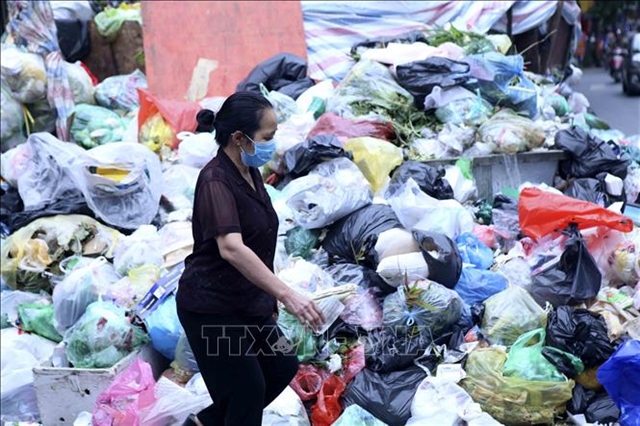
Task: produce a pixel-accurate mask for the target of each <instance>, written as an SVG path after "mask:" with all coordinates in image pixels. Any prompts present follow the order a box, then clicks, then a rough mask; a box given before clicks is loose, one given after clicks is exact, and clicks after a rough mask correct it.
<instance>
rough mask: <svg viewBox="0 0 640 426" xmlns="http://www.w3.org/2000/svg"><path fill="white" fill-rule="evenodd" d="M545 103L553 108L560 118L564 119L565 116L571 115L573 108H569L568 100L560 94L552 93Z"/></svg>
mask: <svg viewBox="0 0 640 426" xmlns="http://www.w3.org/2000/svg"><path fill="white" fill-rule="evenodd" d="M544 103H545V105H549V106H550V107H551V108H553V110H554V112H555V114H556V115H557V116H558V117H564V116H565V115H567V114H569V112H571V107H570V106H569V102H568V101H567V98H565V97H564V96H562V95H560V94H558V93H552V94H551V95H549V96H548V97H547V98H545V100H544Z"/></svg>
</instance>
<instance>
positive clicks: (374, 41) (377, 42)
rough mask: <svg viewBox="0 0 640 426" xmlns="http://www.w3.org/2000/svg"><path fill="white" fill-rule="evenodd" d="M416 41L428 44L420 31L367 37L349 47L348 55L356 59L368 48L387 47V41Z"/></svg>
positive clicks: (408, 42)
mask: <svg viewBox="0 0 640 426" xmlns="http://www.w3.org/2000/svg"><path fill="white" fill-rule="evenodd" d="M416 42H422V43H427V44H429V40H428V39H427V36H426V35H425V34H424V33H423V32H421V31H411V32H408V33H405V34H400V35H397V36H395V37H375V38H368V39H366V40H365V41H361V42H359V43H356V44H354V45H353V46H352V47H351V52H350V55H351V56H352V57H353V58H354V59H356V60H358V59H359V58H360V55H362V53H363V52H364V51H366V50H369V49H379V48H384V47H387V46H388V45H389V43H403V44H411V43H416Z"/></svg>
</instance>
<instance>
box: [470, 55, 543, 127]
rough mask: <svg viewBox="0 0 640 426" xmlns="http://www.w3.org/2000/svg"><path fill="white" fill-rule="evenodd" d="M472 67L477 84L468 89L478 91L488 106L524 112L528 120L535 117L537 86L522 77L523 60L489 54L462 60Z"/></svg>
mask: <svg viewBox="0 0 640 426" xmlns="http://www.w3.org/2000/svg"><path fill="white" fill-rule="evenodd" d="M464 62H466V63H468V64H469V65H470V67H471V76H472V77H474V78H475V79H477V80H478V83H477V85H476V84H470V85H468V87H467V88H468V89H470V90H474V89H476V88H479V89H480V92H481V94H482V96H483V97H484V98H485V99H487V100H488V101H489V102H491V103H493V104H495V105H500V106H508V107H511V108H513V109H515V110H517V111H521V112H527V113H528V114H529V117H530V118H534V117H535V116H536V115H537V114H538V94H537V92H536V85H535V83H533V82H532V81H531V80H529V79H528V78H526V77H525V76H524V58H523V57H522V56H520V55H511V56H505V55H503V54H501V53H497V52H491V53H486V54H483V55H471V56H468V57H467V58H465V59H464Z"/></svg>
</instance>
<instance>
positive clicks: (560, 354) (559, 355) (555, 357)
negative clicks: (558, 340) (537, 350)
mask: <svg viewBox="0 0 640 426" xmlns="http://www.w3.org/2000/svg"><path fill="white" fill-rule="evenodd" d="M571 355H572V354H568V353H567V352H564V351H561V350H559V349H556V348H552V347H549V346H546V347H544V348H542V356H544V357H545V358H546V360H547V361H549V362H550V363H551V364H553V366H554V367H556V369H557V370H558V371H559V372H561V373H562V374H564V375H565V376H567V377H568V378H570V379H573V378H575V377H577V376H578V375H579V374H581V373H582V372H583V371H584V366H583V365H582V363H581V362H580V361H579V360H578V359H577V357H576V356H575V355H574V356H571ZM571 358H573V359H574V360H575V363H574V362H573V360H572V359H571ZM576 364H579V365H576Z"/></svg>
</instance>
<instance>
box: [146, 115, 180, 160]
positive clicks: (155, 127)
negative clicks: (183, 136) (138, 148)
mask: <svg viewBox="0 0 640 426" xmlns="http://www.w3.org/2000/svg"><path fill="white" fill-rule="evenodd" d="M175 136H176V135H175V134H174V132H173V129H172V128H171V126H170V125H169V123H167V122H166V121H165V119H164V118H163V117H162V114H160V113H159V112H158V113H156V114H154V115H152V116H151V117H149V118H148V119H147V120H146V121H145V122H144V123H143V124H142V127H141V128H140V133H139V135H138V139H139V141H140V143H141V144H143V145H144V146H146V147H147V148H149V149H150V150H152V151H153V152H160V150H161V148H162V147H164V146H171V144H172V143H173V139H174V138H175Z"/></svg>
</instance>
